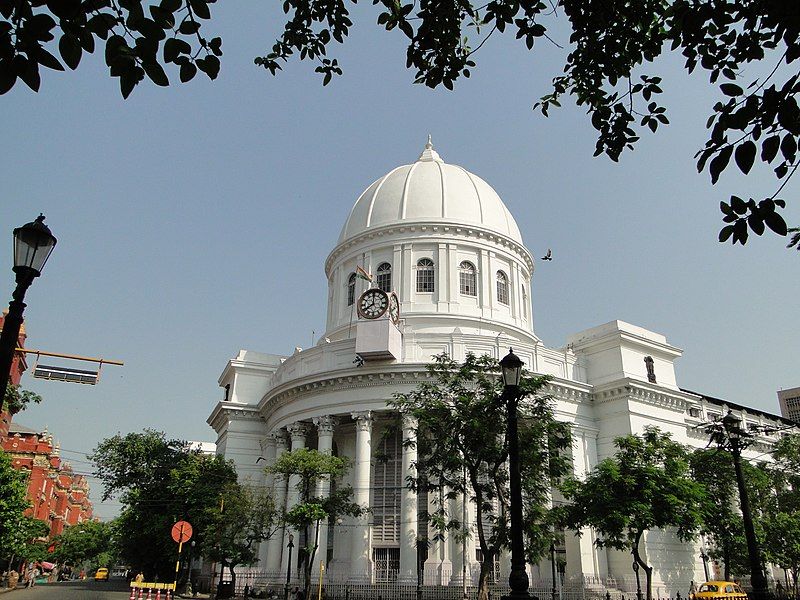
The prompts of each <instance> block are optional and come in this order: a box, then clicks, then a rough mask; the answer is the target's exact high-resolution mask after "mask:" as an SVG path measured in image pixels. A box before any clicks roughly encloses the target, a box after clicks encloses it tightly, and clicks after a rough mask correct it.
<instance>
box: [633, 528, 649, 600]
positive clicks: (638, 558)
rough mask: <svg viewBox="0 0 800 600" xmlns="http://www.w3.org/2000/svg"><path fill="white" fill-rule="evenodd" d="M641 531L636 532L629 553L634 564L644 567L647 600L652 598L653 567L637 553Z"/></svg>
mask: <svg viewBox="0 0 800 600" xmlns="http://www.w3.org/2000/svg"><path fill="white" fill-rule="evenodd" d="M642 533H644V532H643V531H640V532H639V533H637V534H636V542H635V543H634V544H633V547H632V548H631V553H632V554H633V560H634V561H636V564H638V565H639V566H640V567H641V568H642V569H644V574H645V591H646V598H647V600H653V567H651V566H650V565H648V564H647V563H646V562H644V560H642V557H641V555H640V554H639V540H640V539H641V537H642Z"/></svg>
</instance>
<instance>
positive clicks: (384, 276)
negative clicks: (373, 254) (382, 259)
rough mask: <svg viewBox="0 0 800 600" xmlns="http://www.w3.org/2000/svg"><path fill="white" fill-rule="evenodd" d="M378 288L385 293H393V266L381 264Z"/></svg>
mask: <svg viewBox="0 0 800 600" xmlns="http://www.w3.org/2000/svg"><path fill="white" fill-rule="evenodd" d="M377 283H378V287H379V288H380V289H382V290H383V291H384V292H391V291H392V265H390V264H389V263H381V264H379V265H378V281H377Z"/></svg>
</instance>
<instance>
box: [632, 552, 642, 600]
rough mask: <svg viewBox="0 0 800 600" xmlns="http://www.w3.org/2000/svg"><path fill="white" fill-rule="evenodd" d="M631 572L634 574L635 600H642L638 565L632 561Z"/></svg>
mask: <svg viewBox="0 0 800 600" xmlns="http://www.w3.org/2000/svg"><path fill="white" fill-rule="evenodd" d="M633 572H634V573H635V574H636V600H642V581H641V580H640V579H639V563H637V562H636V561H633Z"/></svg>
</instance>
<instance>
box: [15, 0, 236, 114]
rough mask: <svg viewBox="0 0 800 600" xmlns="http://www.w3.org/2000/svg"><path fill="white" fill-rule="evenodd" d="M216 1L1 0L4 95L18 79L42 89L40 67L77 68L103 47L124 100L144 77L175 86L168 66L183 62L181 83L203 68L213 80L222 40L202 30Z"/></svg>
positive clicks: (29, 85) (32, 86) (181, 64)
mask: <svg viewBox="0 0 800 600" xmlns="http://www.w3.org/2000/svg"><path fill="white" fill-rule="evenodd" d="M214 2H216V0H161V2H160V3H154V4H152V5H149V6H146V4H145V3H144V2H143V1H142V0H83V1H80V0H58V1H54V0H51V1H45V0H0V94H4V93H6V92H8V91H9V90H11V89H12V88H13V87H14V84H15V83H17V82H18V81H22V82H23V83H24V84H26V85H27V86H28V87H30V88H31V89H32V90H34V91H38V90H39V86H40V85H41V77H40V74H39V67H40V66H44V67H47V68H48V69H53V70H56V71H63V70H64V65H66V66H67V67H69V68H70V69H73V70H74V69H77V68H78V65H79V64H80V62H81V58H82V56H83V54H84V53H89V54H91V53H93V52H94V51H95V49H96V46H98V45H99V47H100V48H102V49H103V51H104V53H105V59H106V64H107V65H108V68H109V73H110V74H111V76H112V77H117V78H118V79H119V85H120V90H121V92H122V95H123V97H125V98H127V97H128V95H129V94H130V93H131V92H132V91H133V89H134V88H135V87H136V85H137V84H138V83H139V82H140V81H142V80H143V79H144V78H145V77H147V78H148V79H150V80H151V81H152V82H153V83H155V84H156V85H159V86H167V85H169V77H168V76H167V73H166V71H165V70H164V64H163V63H170V62H171V63H175V64H176V65H179V67H180V73H181V74H180V78H181V81H188V80H189V79H191V78H192V76H193V75H194V73H195V72H197V69H198V68H200V70H202V71H203V72H204V73H206V75H208V77H209V78H211V79H214V78H216V76H217V74H218V72H219V59H218V58H217V57H218V56H221V55H222V50H221V45H222V40H221V39H220V38H213V39H212V40H211V41H210V42H208V41H206V39H205V38H204V37H203V35H202V32H201V28H202V21H205V20H208V19H210V18H211V11H210V8H209V5H210V4H213V3H214ZM98 40H99V41H100V42H104V43H102V44H97V41H98ZM162 52H163V55H162V54H161V53H162ZM160 55H161V59H159V56H160ZM59 57H60V60H59ZM210 59H213V60H210ZM62 62H63V64H62ZM185 65H186V66H185ZM189 73H191V74H192V75H191V76H189Z"/></svg>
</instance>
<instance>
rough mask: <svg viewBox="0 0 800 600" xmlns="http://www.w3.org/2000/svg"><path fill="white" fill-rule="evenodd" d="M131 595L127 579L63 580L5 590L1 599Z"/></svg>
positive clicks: (104, 599) (122, 598)
mask: <svg viewBox="0 0 800 600" xmlns="http://www.w3.org/2000/svg"><path fill="white" fill-rule="evenodd" d="M130 596H131V591H130V588H129V587H128V583H127V581H125V580H124V579H122V578H119V579H118V578H112V579H111V581H94V580H93V579H87V580H85V581H64V582H60V583H45V584H39V585H36V586H34V587H32V588H17V589H16V590H13V591H11V592H6V593H5V594H3V595H2V596H0V598H2V600H128V598H130Z"/></svg>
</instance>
